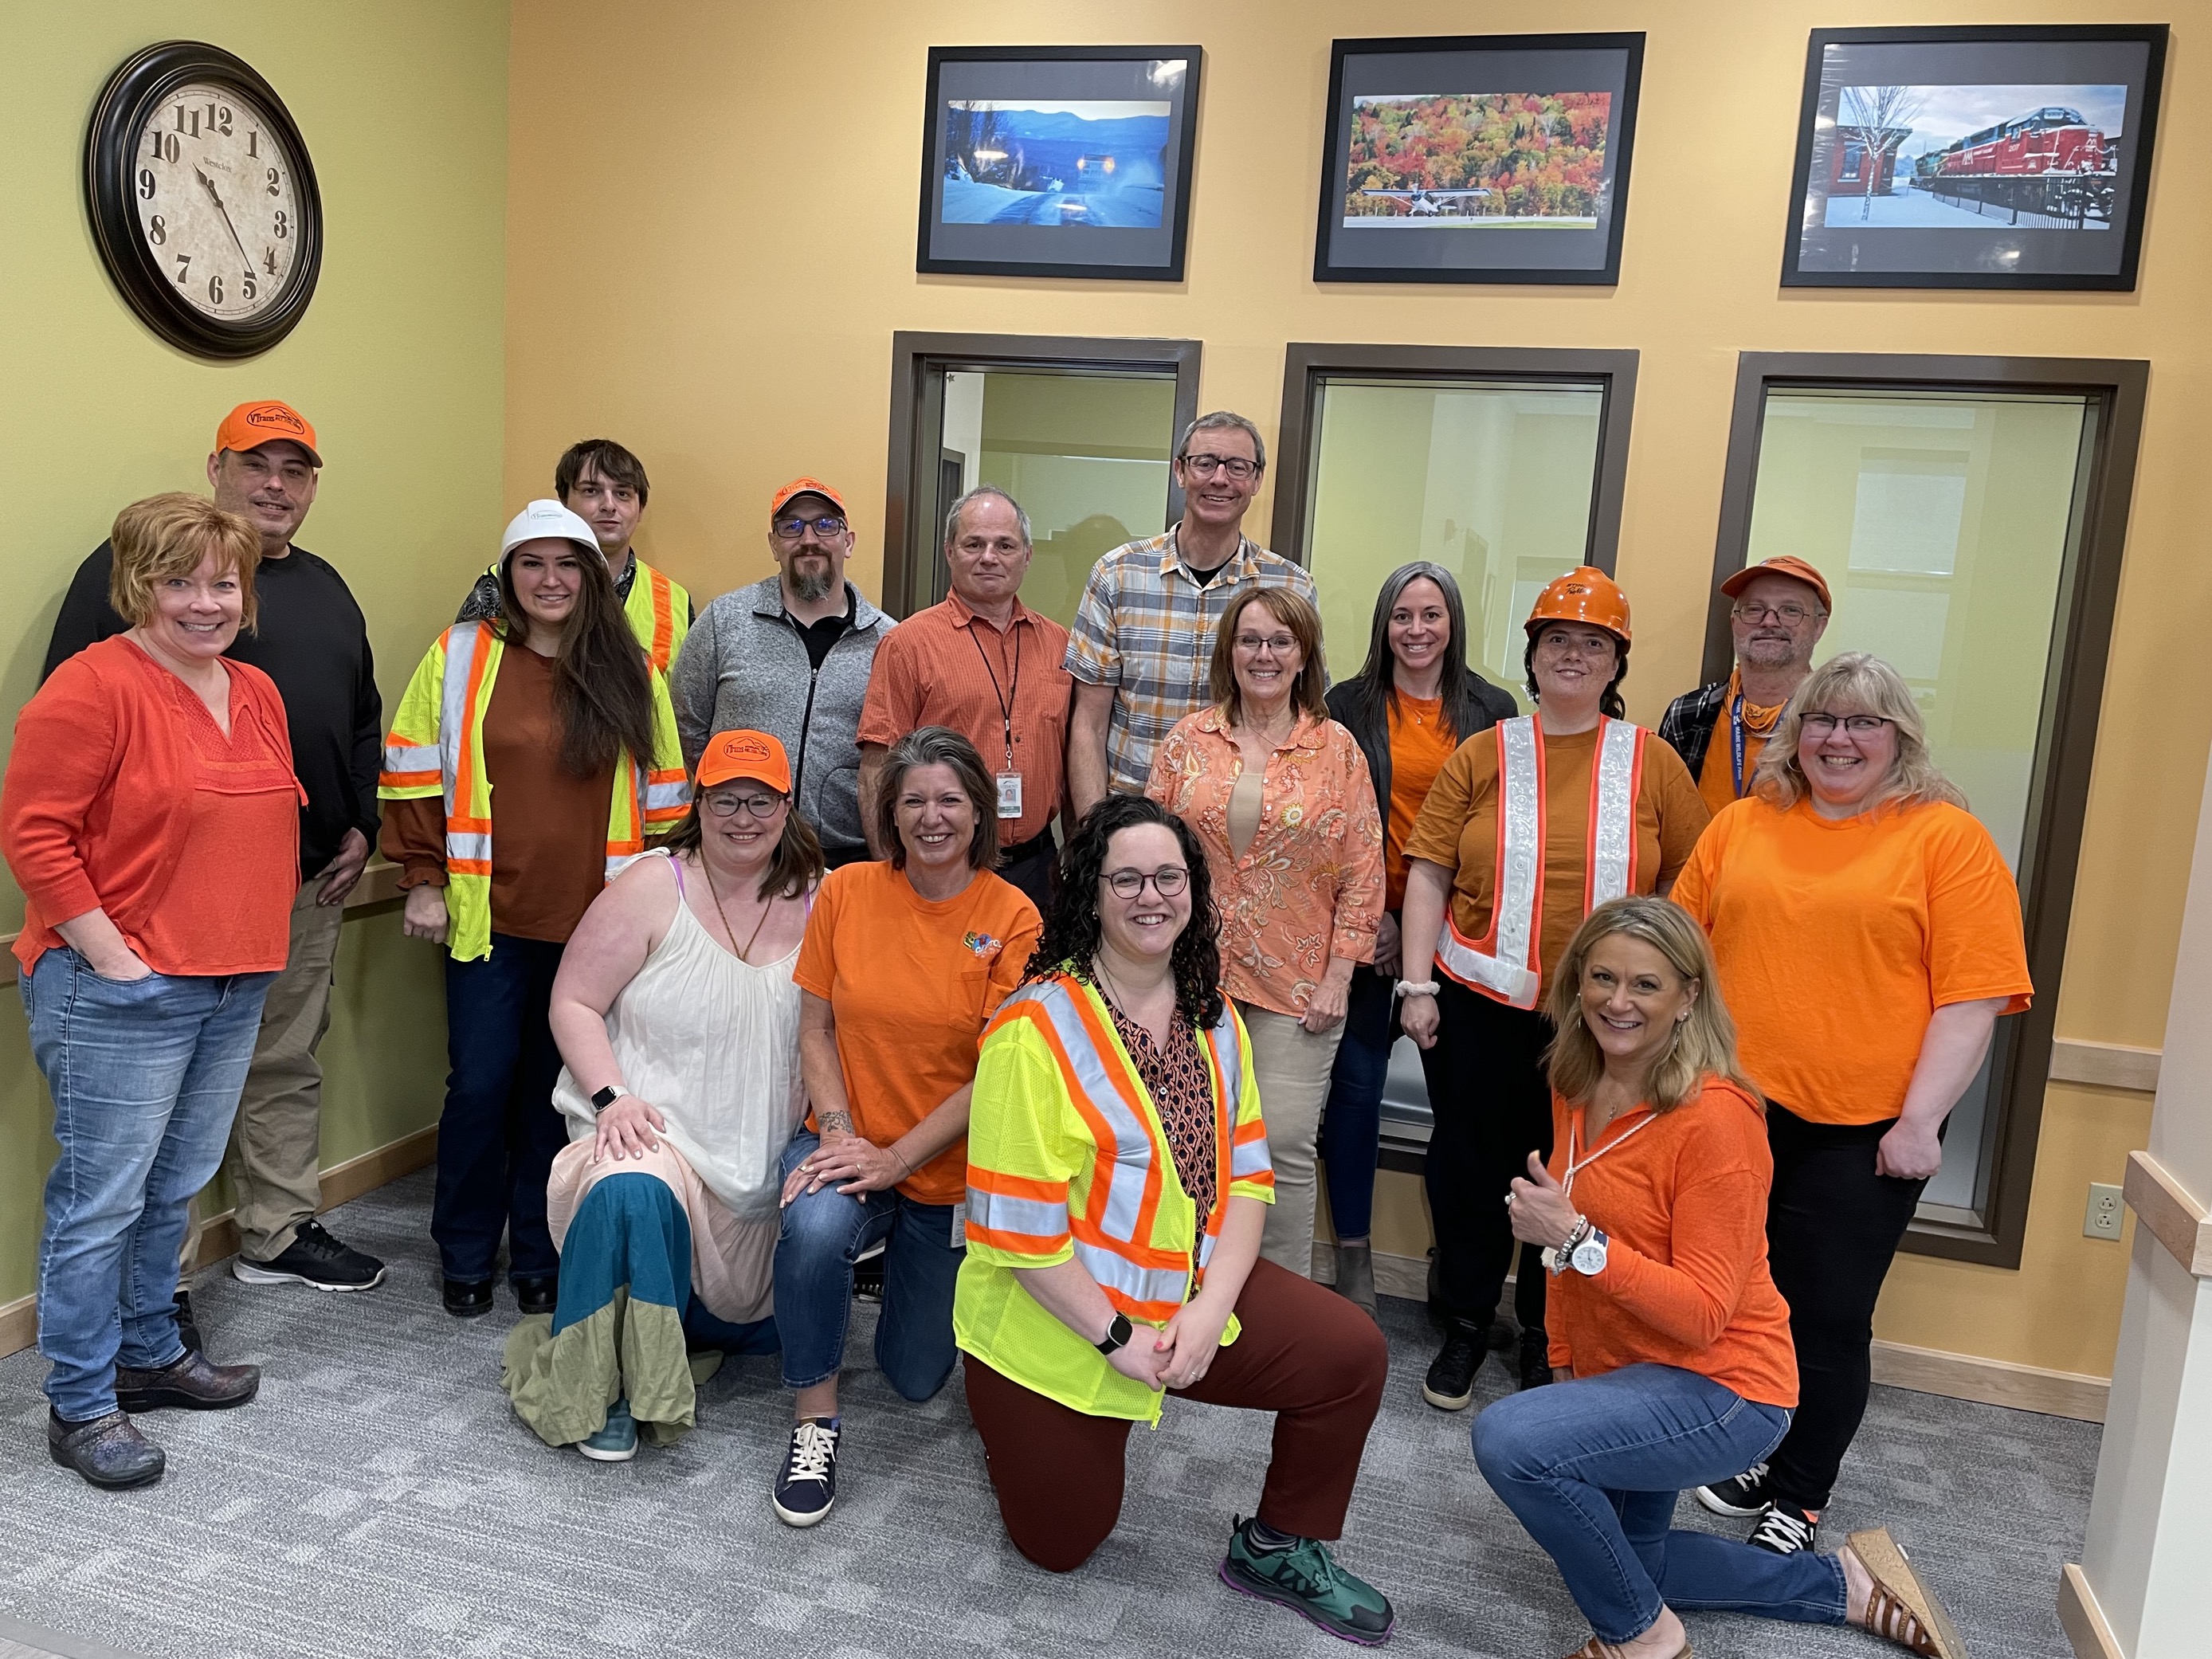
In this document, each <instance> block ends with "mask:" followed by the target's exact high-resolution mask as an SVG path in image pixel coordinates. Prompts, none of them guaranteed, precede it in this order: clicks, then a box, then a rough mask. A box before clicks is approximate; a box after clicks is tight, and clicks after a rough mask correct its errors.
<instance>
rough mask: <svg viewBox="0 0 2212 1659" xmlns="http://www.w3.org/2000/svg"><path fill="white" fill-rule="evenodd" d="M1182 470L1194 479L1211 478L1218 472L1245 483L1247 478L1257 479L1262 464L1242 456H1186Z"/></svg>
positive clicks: (1183, 459)
mask: <svg viewBox="0 0 2212 1659" xmlns="http://www.w3.org/2000/svg"><path fill="white" fill-rule="evenodd" d="M1182 470H1183V471H1186V472H1188V473H1189V474H1190V476H1191V477H1194V478H1210V477H1212V476H1213V475H1214V474H1215V473H1217V472H1226V473H1227V474H1228V475H1229V476H1230V477H1232V478H1234V479H1236V480H1237V483H1243V482H1244V481H1245V480H1246V479H1247V478H1254V477H1258V476H1259V473H1260V464H1259V462H1257V461H1248V460H1246V459H1244V458H1243V456H1242V455H1186V456H1184V457H1183V458H1182Z"/></svg>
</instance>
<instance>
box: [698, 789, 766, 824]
mask: <svg viewBox="0 0 2212 1659" xmlns="http://www.w3.org/2000/svg"><path fill="white" fill-rule="evenodd" d="M701 799H703V800H704V801H705V802H706V804H707V810H708V811H709V812H712V813H713V814H714V816H715V817H718V818H729V817H736V816H737V813H738V808H739V807H740V806H742V807H744V809H745V811H748V812H750V813H751V814H752V815H753V816H754V817H757V818H772V817H775V809H776V808H777V807H779V806H781V805H783V797H782V796H781V795H726V794H723V793H720V791H719V790H717V791H714V792H711V793H708V794H706V795H704V796H702V797H701Z"/></svg>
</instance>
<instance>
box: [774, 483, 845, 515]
mask: <svg viewBox="0 0 2212 1659" xmlns="http://www.w3.org/2000/svg"><path fill="white" fill-rule="evenodd" d="M794 495H819V496H820V497H822V499H823V501H828V502H829V503H830V504H831V505H832V506H833V507H836V509H837V510H838V511H839V512H840V513H842V512H843V511H844V510H845V498H844V497H843V496H842V495H839V494H838V493H837V492H836V490H834V489H830V488H829V485H828V484H826V483H823V482H822V480H821V479H819V478H793V480H792V481H791V482H790V483H787V484H786V485H784V486H783V488H782V489H779V490H777V491H776V492H775V495H771V496H770V497H769V503H768V515H769V518H771V519H773V518H774V517H775V515H776V514H777V513H781V512H782V511H783V509H784V508H785V507H787V506H788V505H789V504H790V502H791V499H792V497H793V496H794Z"/></svg>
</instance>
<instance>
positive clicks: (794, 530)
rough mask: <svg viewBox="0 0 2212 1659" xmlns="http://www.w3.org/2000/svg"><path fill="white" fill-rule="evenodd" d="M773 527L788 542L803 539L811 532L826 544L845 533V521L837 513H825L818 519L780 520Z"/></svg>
mask: <svg viewBox="0 0 2212 1659" xmlns="http://www.w3.org/2000/svg"><path fill="white" fill-rule="evenodd" d="M771 527H772V528H773V529H774V530H775V533H776V534H777V535H779V536H781V537H782V538H783V539H784V540H786V541H787V542H795V541H799V540H800V539H802V538H804V537H805V534H806V532H808V531H810V530H811V531H812V532H814V533H815V534H816V535H817V536H819V537H820V538H822V539H823V541H825V542H826V541H828V540H829V538H831V537H833V536H842V535H843V534H844V533H845V520H843V519H842V518H841V517H839V516H838V515H837V514H836V513H823V515H822V516H821V517H820V518H818V519H801V518H796V517H793V518H788V519H778V520H775V522H774V524H773V526H771Z"/></svg>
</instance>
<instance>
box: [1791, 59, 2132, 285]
mask: <svg viewBox="0 0 2212 1659" xmlns="http://www.w3.org/2000/svg"><path fill="white" fill-rule="evenodd" d="M2165 70H2166V25H2164V24H2163V23H2155V24H2142V25H2130V26H2118V25H2116V26H2112V27H2106V26H2104V25H2100V24H2099V25H2085V26H2081V27H2073V26H2065V27H2061V26H2057V25H2053V26H2050V27H2031V28H2009V27H2008V28H1910V29H1815V30H1814V31H1813V40H1812V46H1811V48H1810V50H1809V51H1808V52H1807V53H1806V58H1805V101H1804V107H1803V111H1802V113H1801V114H1800V115H1799V117H1798V123H1797V167H1796V178H1795V179H1794V181H1793V183H1792V185H1791V194H1790V241H1789V245H1788V246H1787V247H1786V248H1785V249H1784V253H1783V256H1782V283H1783V286H1784V287H1785V288H2014V289H2132V288H2134V287H2135V285H2136V258H2137V256H2138V255H2139V253H2140V252H2142V231H2143V224H2142V221H2143V204H2144V201H2145V199H2146V197H2148V194H2149V191H2150V161H2151V143H2152V139H2153V137H2154V134H2155V133H2156V131H2157V128H2158V100H2159V86H2160V82H2161V81H2162V80H2163V78H2164V76H2165Z"/></svg>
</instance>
